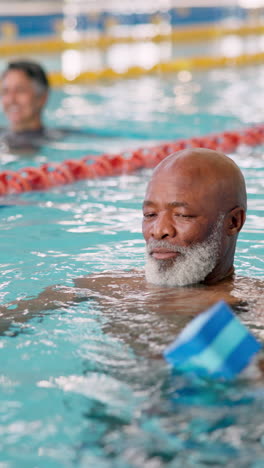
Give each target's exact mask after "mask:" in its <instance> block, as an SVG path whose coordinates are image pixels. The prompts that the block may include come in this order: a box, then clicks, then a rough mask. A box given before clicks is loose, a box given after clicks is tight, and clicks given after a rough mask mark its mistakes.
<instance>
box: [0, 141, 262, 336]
mask: <svg viewBox="0 0 264 468" xmlns="http://www.w3.org/2000/svg"><path fill="white" fill-rule="evenodd" d="M246 204H247V202H246V188H245V181H244V177H243V175H242V173H241V171H240V169H239V168H238V166H237V165H236V164H235V163H234V162H233V161H232V160H231V159H230V158H228V157H227V156H226V155H224V154H222V153H219V152H216V151H213V150H209V149H202V148H197V149H187V150H184V151H180V152H177V153H175V154H172V155H170V156H168V157H167V158H165V159H164V160H163V161H162V162H161V163H160V164H159V165H158V166H157V167H156V168H155V170H154V172H153V175H152V177H151V179H150V182H149V184H148V187H147V190H146V195H145V200H144V202H143V226H142V228H143V235H144V238H145V241H146V265H145V271H141V270H133V271H129V272H124V271H113V272H102V273H98V274H93V275H91V276H86V277H81V278H77V279H75V280H74V285H75V287H74V288H65V287H60V286H57V287H51V288H48V289H46V290H45V291H44V292H43V293H41V294H40V295H39V296H38V297H37V298H35V299H30V300H24V301H20V302H19V303H17V304H16V308H15V309H14V310H12V311H8V312H7V309H6V308H5V307H4V308H2V313H3V321H4V320H5V319H6V320H7V321H9V323H10V320H12V318H14V319H15V320H17V321H24V320H26V318H28V317H30V316H33V315H35V314H37V313H38V312H39V311H44V310H47V309H55V308H59V307H61V306H65V304H67V303H74V302H78V301H85V300H87V299H88V298H93V299H95V300H97V301H98V302H99V303H100V306H105V307H106V308H107V309H106V310H107V311H110V310H111V307H113V305H114V307H115V313H116V314H119V312H120V314H119V325H120V323H121V322H122V320H121V321H120V317H122V316H124V318H125V319H124V320H127V313H130V312H131V313H132V315H130V317H132V320H134V319H135V317H136V315H137V313H138V312H140V311H141V312H142V311H147V312H148V313H150V314H152V313H154V314H158V315H162V316H163V317H164V316H166V317H170V319H169V320H170V321H172V322H173V323H174V331H173V333H176V332H178V331H179V330H180V329H181V328H182V326H184V325H185V324H186V323H187V322H188V321H189V320H190V319H191V318H192V317H194V316H195V315H196V314H197V313H199V312H201V311H203V310H205V309H206V308H207V307H209V306H211V305H212V304H214V303H215V302H216V301H218V300H221V299H222V300H225V301H226V302H228V303H229V304H231V305H233V308H236V307H238V308H239V307H241V308H242V309H241V310H240V313H243V312H244V313H245V314H247V313H250V314H251V315H250V317H251V318H252V317H254V319H253V322H254V323H257V324H258V325H259V324H260V322H261V320H262V315H263V312H264V310H263V301H261V299H260V298H261V294H263V282H262V281H260V280H254V279H253V278H245V277H240V278H238V277H236V276H235V274H234V255H235V248H236V242H237V237H238V234H239V232H240V230H241V228H242V227H243V224H244V222H245V217H246ZM25 310H27V315H26V316H25V315H22V314H23V311H25ZM109 313H110V312H109ZM115 317H116V316H115ZM247 317H248V316H247ZM247 317H246V318H247ZM3 321H2V322H3ZM114 322H115V320H112V321H111V323H110V321H109V327H111V330H113V327H114ZM123 325H124V326H127V323H125V324H123ZM119 328H120V327H119ZM121 329H122V330H123V328H122V326H121ZM119 332H120V330H119V331H118V333H119ZM133 341H134V338H133Z"/></svg>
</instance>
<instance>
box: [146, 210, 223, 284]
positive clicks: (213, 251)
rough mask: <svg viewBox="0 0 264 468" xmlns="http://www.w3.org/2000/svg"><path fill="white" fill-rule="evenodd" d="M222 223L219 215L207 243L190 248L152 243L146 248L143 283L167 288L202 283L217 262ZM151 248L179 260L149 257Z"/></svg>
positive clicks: (165, 243) (163, 242)
mask: <svg viewBox="0 0 264 468" xmlns="http://www.w3.org/2000/svg"><path fill="white" fill-rule="evenodd" d="M222 223H223V216H222V215H220V216H219V218H218V220H217V222H216V224H215V227H214V229H213V232H212V233H211V235H210V236H209V237H208V239H207V240H206V241H204V242H201V243H199V244H196V245H193V246H192V247H177V246H172V245H171V244H170V243H169V242H167V241H157V240H155V239H151V240H150V241H149V242H148V244H147V246H146V264H145V275H146V280H147V281H148V282H149V283H153V284H157V285H159V286H169V287H173V286H187V285H188V284H195V283H200V282H201V281H203V280H204V279H205V278H206V277H207V275H209V273H211V271H212V270H213V269H214V268H215V266H216V263H217V260H218V258H219V247H220V240H221V227H222ZM154 248H156V249H157V248H161V249H168V250H175V251H176V252H179V253H180V254H181V256H179V257H178V256H177V257H176V258H172V259H167V260H166V259H165V260H156V259H155V258H153V257H152V255H150V252H151V251H152V250H153V249H154Z"/></svg>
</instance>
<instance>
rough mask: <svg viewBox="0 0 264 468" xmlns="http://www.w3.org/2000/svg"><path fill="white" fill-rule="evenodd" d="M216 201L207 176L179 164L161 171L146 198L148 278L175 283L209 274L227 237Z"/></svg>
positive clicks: (164, 282) (167, 283)
mask: <svg viewBox="0 0 264 468" xmlns="http://www.w3.org/2000/svg"><path fill="white" fill-rule="evenodd" d="M217 206H218V204H217V203H215V201H214V196H213V195H212V192H211V191H210V187H207V183H206V180H204V183H201V179H199V178H198V180H195V179H194V178H193V177H192V176H191V172H190V171H188V170H183V169H182V168H179V167H178V168H177V167H175V168H173V169H171V168H170V170H168V169H161V170H158V171H156V173H155V174H154V176H153V178H152V180H151V182H150V184H149V186H148V189H147V192H146V197H145V201H144V204H143V225H142V228H143V235H144V238H145V240H146V244H147V245H146V247H147V264H146V277H147V280H148V281H150V282H153V283H156V284H160V285H169V286H175V285H186V284H191V283H198V282H200V281H203V280H204V279H205V277H206V276H207V275H208V274H209V273H210V272H211V271H212V270H213V269H214V267H215V266H216V263H217V261H218V257H219V252H220V248H221V243H222V224H223V223H222V217H221V216H220V213H219V210H218V208H217Z"/></svg>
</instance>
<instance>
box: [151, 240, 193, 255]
mask: <svg viewBox="0 0 264 468" xmlns="http://www.w3.org/2000/svg"><path fill="white" fill-rule="evenodd" d="M146 247H147V253H148V254H151V253H152V251H153V250H155V249H164V250H169V251H171V252H178V253H180V254H186V252H187V251H188V250H189V249H190V248H189V249H188V247H180V246H178V245H172V244H171V243H170V242H167V241H165V240H161V241H159V240H156V239H150V240H149V241H148V243H147V245H146Z"/></svg>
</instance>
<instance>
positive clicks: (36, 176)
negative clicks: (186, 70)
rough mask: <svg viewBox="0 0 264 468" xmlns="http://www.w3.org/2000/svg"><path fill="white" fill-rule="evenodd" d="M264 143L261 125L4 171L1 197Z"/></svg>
mask: <svg viewBox="0 0 264 468" xmlns="http://www.w3.org/2000/svg"><path fill="white" fill-rule="evenodd" d="M263 143H264V124H260V125H256V126H254V127H249V128H245V129H243V130H241V131H229V132H228V131H227V132H222V133H218V134H213V135H207V136H204V137H193V138H189V139H181V140H176V141H172V142H167V143H161V144H160V145H157V146H152V147H145V148H144V147H143V148H138V149H136V150H131V151H124V152H122V153H119V154H106V153H105V154H102V155H99V156H95V155H86V156H84V157H83V158H81V159H79V160H77V159H76V160H75V159H66V160H65V161H62V162H61V163H55V162H48V163H45V164H42V165H41V166H40V167H24V168H22V169H19V170H18V171H11V170H4V171H2V172H0V196H4V195H9V194H16V193H23V192H29V191H33V190H48V189H50V188H52V187H56V186H59V185H65V184H71V183H73V182H76V181H78V180H83V179H95V178H97V177H110V176H119V175H123V174H130V173H132V172H135V171H137V170H140V169H144V168H153V167H155V166H156V165H157V164H158V163H159V162H160V161H161V160H162V159H164V158H166V156H168V155H169V154H172V153H174V152H176V151H179V150H182V149H187V148H197V147H199V148H209V149H213V150H216V151H222V152H223V153H232V152H233V151H235V150H236V149H237V147H238V146H239V145H241V144H243V145H247V146H257V145H261V144H263Z"/></svg>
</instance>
